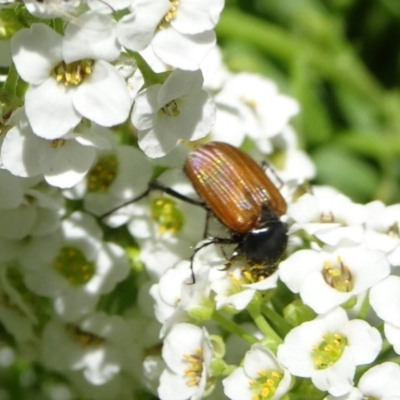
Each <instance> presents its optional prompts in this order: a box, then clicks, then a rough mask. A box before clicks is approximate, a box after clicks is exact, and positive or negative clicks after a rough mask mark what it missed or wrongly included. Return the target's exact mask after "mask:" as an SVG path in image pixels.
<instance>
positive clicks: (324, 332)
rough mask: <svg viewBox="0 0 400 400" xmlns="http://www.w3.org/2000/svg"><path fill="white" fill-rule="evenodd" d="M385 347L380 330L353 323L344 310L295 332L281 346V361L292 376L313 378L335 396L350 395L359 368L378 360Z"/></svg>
mask: <svg viewBox="0 0 400 400" xmlns="http://www.w3.org/2000/svg"><path fill="white" fill-rule="evenodd" d="M381 346H382V338H381V336H380V334H379V332H378V330H377V329H375V328H373V327H371V326H370V325H369V324H368V323H367V322H365V321H362V320H358V319H356V320H350V321H349V319H348V317H347V314H346V312H345V311H344V310H343V309H342V308H336V309H335V310H333V311H331V312H330V313H328V314H324V315H320V316H319V317H317V318H316V319H315V320H313V321H309V322H305V323H303V324H301V325H300V326H297V327H296V328H294V329H292V330H291V331H290V332H289V333H288V334H287V336H286V337H285V340H284V342H283V344H282V345H280V346H279V347H278V360H279V362H280V363H281V364H282V365H283V366H284V367H286V368H287V369H288V370H289V372H290V373H291V374H292V375H295V376H300V377H304V378H311V380H312V382H313V384H314V385H315V386H316V387H317V388H318V389H319V390H326V391H328V392H329V393H330V394H331V395H333V396H342V395H345V394H347V393H348V392H350V390H351V388H352V386H353V377H354V373H355V369H356V366H357V365H364V364H369V363H371V362H372V361H374V360H375V358H376V356H377V355H378V354H379V351H380V349H381Z"/></svg>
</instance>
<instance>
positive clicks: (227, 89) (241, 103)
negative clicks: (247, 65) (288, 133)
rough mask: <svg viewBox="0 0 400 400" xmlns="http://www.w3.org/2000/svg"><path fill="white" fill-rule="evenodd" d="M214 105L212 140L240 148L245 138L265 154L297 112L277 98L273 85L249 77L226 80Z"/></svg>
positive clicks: (284, 98)
mask: <svg viewBox="0 0 400 400" xmlns="http://www.w3.org/2000/svg"><path fill="white" fill-rule="evenodd" d="M215 102H216V104H217V120H216V124H215V126H214V128H213V132H212V137H213V139H214V140H221V141H224V142H228V143H230V144H232V145H235V146H240V145H241V144H242V142H243V140H244V138H245V136H246V135H248V136H249V137H250V138H251V139H253V140H254V142H255V143H256V145H257V147H258V148H259V149H260V150H261V152H262V153H267V154H269V153H271V152H272V145H271V142H270V141H271V138H273V137H274V136H276V135H278V134H279V133H281V132H282V131H283V130H284V129H285V128H286V126H287V125H288V123H289V119H290V118H291V117H292V116H294V115H296V114H297V113H298V111H299V105H298V103H297V102H296V101H295V100H294V99H292V98H290V97H288V96H285V95H282V94H280V93H279V92H278V88H277V87H276V85H275V83H273V82H272V81H270V80H268V79H265V78H264V77H262V76H259V75H255V74H249V73H241V74H236V75H233V76H232V77H231V78H230V79H228V80H227V81H226V83H225V85H224V87H223V88H222V90H221V91H220V92H219V93H218V94H217V95H216V96H215Z"/></svg>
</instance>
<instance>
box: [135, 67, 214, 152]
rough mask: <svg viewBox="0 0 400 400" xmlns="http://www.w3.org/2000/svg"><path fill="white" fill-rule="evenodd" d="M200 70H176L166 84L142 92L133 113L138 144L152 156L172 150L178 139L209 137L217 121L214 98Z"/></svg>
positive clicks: (137, 98)
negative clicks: (210, 94)
mask: <svg viewBox="0 0 400 400" xmlns="http://www.w3.org/2000/svg"><path fill="white" fill-rule="evenodd" d="M202 85H203V77H202V74H201V71H200V70H198V71H182V70H179V69H176V70H174V71H173V72H172V73H171V74H170V75H169V77H168V78H167V79H166V81H165V82H164V84H163V85H161V84H156V85H152V86H150V87H148V88H146V89H144V90H143V91H141V92H139V94H138V95H137V96H136V99H135V105H134V107H133V112H132V123H133V125H135V127H136V128H137V129H138V137H139V146H140V148H141V149H142V150H143V151H144V152H145V153H146V155H147V156H149V157H151V158H158V157H162V156H165V155H166V154H167V153H169V152H170V151H171V150H172V149H173V148H174V147H175V146H176V144H177V143H178V140H179V139H183V140H189V141H191V140H198V139H201V138H203V137H204V136H206V135H207V134H208V133H209V132H210V130H211V128H212V126H213V124H214V121H215V106H214V102H213V100H212V98H211V97H210V96H209V95H208V93H207V92H206V91H205V90H203V89H202Z"/></svg>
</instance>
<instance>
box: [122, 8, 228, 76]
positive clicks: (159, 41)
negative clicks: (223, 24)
mask: <svg viewBox="0 0 400 400" xmlns="http://www.w3.org/2000/svg"><path fill="white" fill-rule="evenodd" d="M223 6H224V1H223V0H205V1H199V0H180V1H168V0H155V1H152V2H148V1H146V0H138V1H137V2H136V3H135V4H134V5H132V6H131V11H132V12H131V13H130V14H127V15H125V16H124V17H123V18H122V19H121V20H120V21H119V22H118V26H117V35H118V40H119V41H120V43H121V44H122V45H123V46H124V47H126V48H128V49H131V50H134V51H141V50H144V49H145V48H146V47H147V46H151V48H152V50H153V51H154V53H155V54H156V55H157V57H159V58H160V59H161V60H162V61H163V62H164V63H166V64H168V65H171V66H173V67H177V68H183V69H187V70H195V69H197V68H199V66H200V64H201V62H202V61H203V59H204V58H205V56H206V55H207V53H208V52H209V51H210V50H211V49H212V48H213V46H214V45H215V33H214V31H213V29H214V26H215V25H216V24H217V22H218V19H219V15H220V13H221V11H222V8H223Z"/></svg>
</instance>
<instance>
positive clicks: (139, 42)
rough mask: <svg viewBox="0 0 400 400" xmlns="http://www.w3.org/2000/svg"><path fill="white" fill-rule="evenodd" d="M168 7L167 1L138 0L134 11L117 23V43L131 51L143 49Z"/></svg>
mask: <svg viewBox="0 0 400 400" xmlns="http://www.w3.org/2000/svg"><path fill="white" fill-rule="evenodd" d="M170 5H171V4H170V2H169V1H168V0H157V1H155V0H139V1H138V2H137V4H136V7H135V9H134V11H133V12H132V13H131V14H128V15H125V16H124V17H122V18H121V20H120V21H118V25H117V36H118V40H119V42H120V43H121V44H122V45H123V46H124V47H126V48H127V49H130V50H133V51H140V50H143V49H145V48H146V47H147V46H148V45H149V43H150V41H151V39H152V38H153V36H154V32H155V30H156V28H157V25H158V24H159V23H160V21H161V19H162V18H163V17H164V15H165V13H166V12H167V11H168V10H169V7H170Z"/></svg>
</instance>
